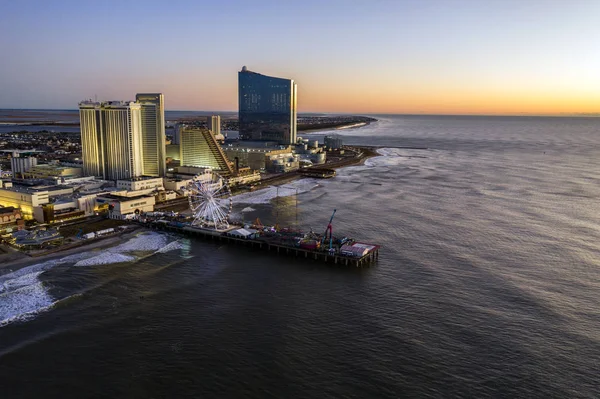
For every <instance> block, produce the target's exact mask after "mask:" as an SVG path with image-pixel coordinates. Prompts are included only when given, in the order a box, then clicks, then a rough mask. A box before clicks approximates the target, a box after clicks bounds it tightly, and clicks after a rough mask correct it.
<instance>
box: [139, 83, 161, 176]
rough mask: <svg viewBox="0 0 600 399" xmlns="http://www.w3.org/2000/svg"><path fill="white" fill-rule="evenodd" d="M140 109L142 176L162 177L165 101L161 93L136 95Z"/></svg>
mask: <svg viewBox="0 0 600 399" xmlns="http://www.w3.org/2000/svg"><path fill="white" fill-rule="evenodd" d="M135 99H136V100H137V102H138V103H139V104H140V105H141V107H142V150H143V154H144V158H143V161H142V167H143V174H144V176H156V177H163V176H164V175H165V171H166V163H165V162H166V161H165V160H166V156H165V99H164V96H163V95H162V93H138V94H137V95H136V96H135Z"/></svg>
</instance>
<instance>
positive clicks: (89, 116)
mask: <svg viewBox="0 0 600 399" xmlns="http://www.w3.org/2000/svg"><path fill="white" fill-rule="evenodd" d="M79 118H80V125H81V153H82V154H81V155H82V158H83V173H84V174H85V175H88V176H98V177H102V178H103V179H106V180H118V179H131V178H133V177H138V176H141V175H142V145H141V124H142V122H141V106H140V104H138V103H135V102H124V101H107V102H102V103H98V102H92V101H83V102H81V103H79Z"/></svg>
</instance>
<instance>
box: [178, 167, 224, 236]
mask: <svg viewBox="0 0 600 399" xmlns="http://www.w3.org/2000/svg"><path fill="white" fill-rule="evenodd" d="M187 189H188V190H189V196H188V200H189V202H190V210H191V211H192V216H193V217H194V221H193V222H192V224H193V225H195V226H210V227H214V228H215V230H218V229H220V228H226V227H229V215H230V214H231V208H232V200H231V190H230V189H229V186H228V185H227V182H226V181H225V179H223V177H221V175H219V174H218V173H215V172H213V171H211V170H208V169H207V170H206V171H204V172H203V173H200V174H198V175H196V176H194V178H193V179H192V181H191V182H189V183H188V186H187Z"/></svg>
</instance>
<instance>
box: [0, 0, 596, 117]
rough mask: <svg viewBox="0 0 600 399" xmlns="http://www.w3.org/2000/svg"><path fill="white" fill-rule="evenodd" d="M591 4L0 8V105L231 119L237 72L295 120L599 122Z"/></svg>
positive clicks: (260, 2) (507, 0)
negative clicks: (292, 103) (157, 105)
mask: <svg viewBox="0 0 600 399" xmlns="http://www.w3.org/2000/svg"><path fill="white" fill-rule="evenodd" d="M599 17H600V1H597V0H590V1H579V0H571V1H560V0H558V1H553V0H520V1H512V0H503V1H493V0H485V1H476V0H465V1H452V0H438V1H427V0H423V1H421V0H414V1H400V0H396V1H394V0H392V1H386V0H370V1H354V0H346V1H342V0H331V1H329V0H320V1H312V0H305V1H286V0H277V1H264V0H255V1H227V0H222V1H179V0H171V1H164V0H163V1H150V0H147V1H111V0H105V1H101V2H98V1H56V2H55V1H27V0H19V1H5V2H2V5H0V54H1V57H0V108H55V109H57V108H59V109H75V108H76V107H77V103H78V102H79V101H81V100H83V99H86V98H94V96H95V95H96V96H97V98H98V99H99V100H112V99H123V100H127V99H133V98H135V93H136V92H153V91H157V92H163V93H164V94H165V102H166V108H167V109H170V110H207V111H208V110H211V111H235V110H237V72H238V71H239V70H240V69H241V68H242V66H243V65H246V66H248V69H250V70H252V71H256V72H259V73H263V74H266V75H272V76H278V77H286V78H292V79H294V80H295V81H296V82H297V83H298V106H299V111H300V112H348V113H428V114H561V113H567V114H570V113H600V51H598V48H599V46H600V22H599Z"/></svg>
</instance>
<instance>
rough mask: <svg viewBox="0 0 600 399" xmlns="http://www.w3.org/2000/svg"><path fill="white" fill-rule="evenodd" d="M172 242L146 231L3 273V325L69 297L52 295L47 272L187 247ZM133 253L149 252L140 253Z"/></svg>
mask: <svg viewBox="0 0 600 399" xmlns="http://www.w3.org/2000/svg"><path fill="white" fill-rule="evenodd" d="M168 241H169V236H168V235H165V234H161V233H156V232H147V233H142V234H138V235H137V236H135V237H133V238H131V239H129V240H128V241H126V242H124V243H123V244H120V245H118V246H116V247H113V248H108V249H104V250H102V252H101V253H98V251H97V250H95V251H87V252H82V253H77V254H72V255H68V256H65V257H63V258H60V259H53V260H49V261H45V262H42V263H37V264H34V265H31V266H27V267H23V268H21V269H19V270H16V271H14V272H11V273H8V274H4V275H2V276H0V327H3V326H5V325H8V324H10V323H13V322H15V321H27V320H30V319H32V318H33V317H34V316H35V315H36V314H38V313H41V312H44V311H47V310H49V309H52V307H53V306H54V305H55V304H56V303H58V302H61V301H64V300H65V299H67V298H69V297H66V298H60V299H56V298H53V297H52V296H51V295H50V293H49V291H48V287H47V286H46V285H45V283H44V282H42V281H41V280H40V276H41V275H42V273H44V272H45V271H47V270H50V269H52V268H54V267H56V266H58V265H66V264H73V266H77V267H83V266H99V265H108V264H115V263H126V262H135V261H137V260H139V259H142V258H144V257H146V256H151V255H153V254H158V253H165V252H169V251H173V250H177V249H182V248H184V245H183V243H182V242H180V241H179V240H177V241H172V242H170V243H169V242H168ZM132 252H149V253H148V254H146V255H145V256H136V255H134V254H132ZM138 255H139V254H138Z"/></svg>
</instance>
